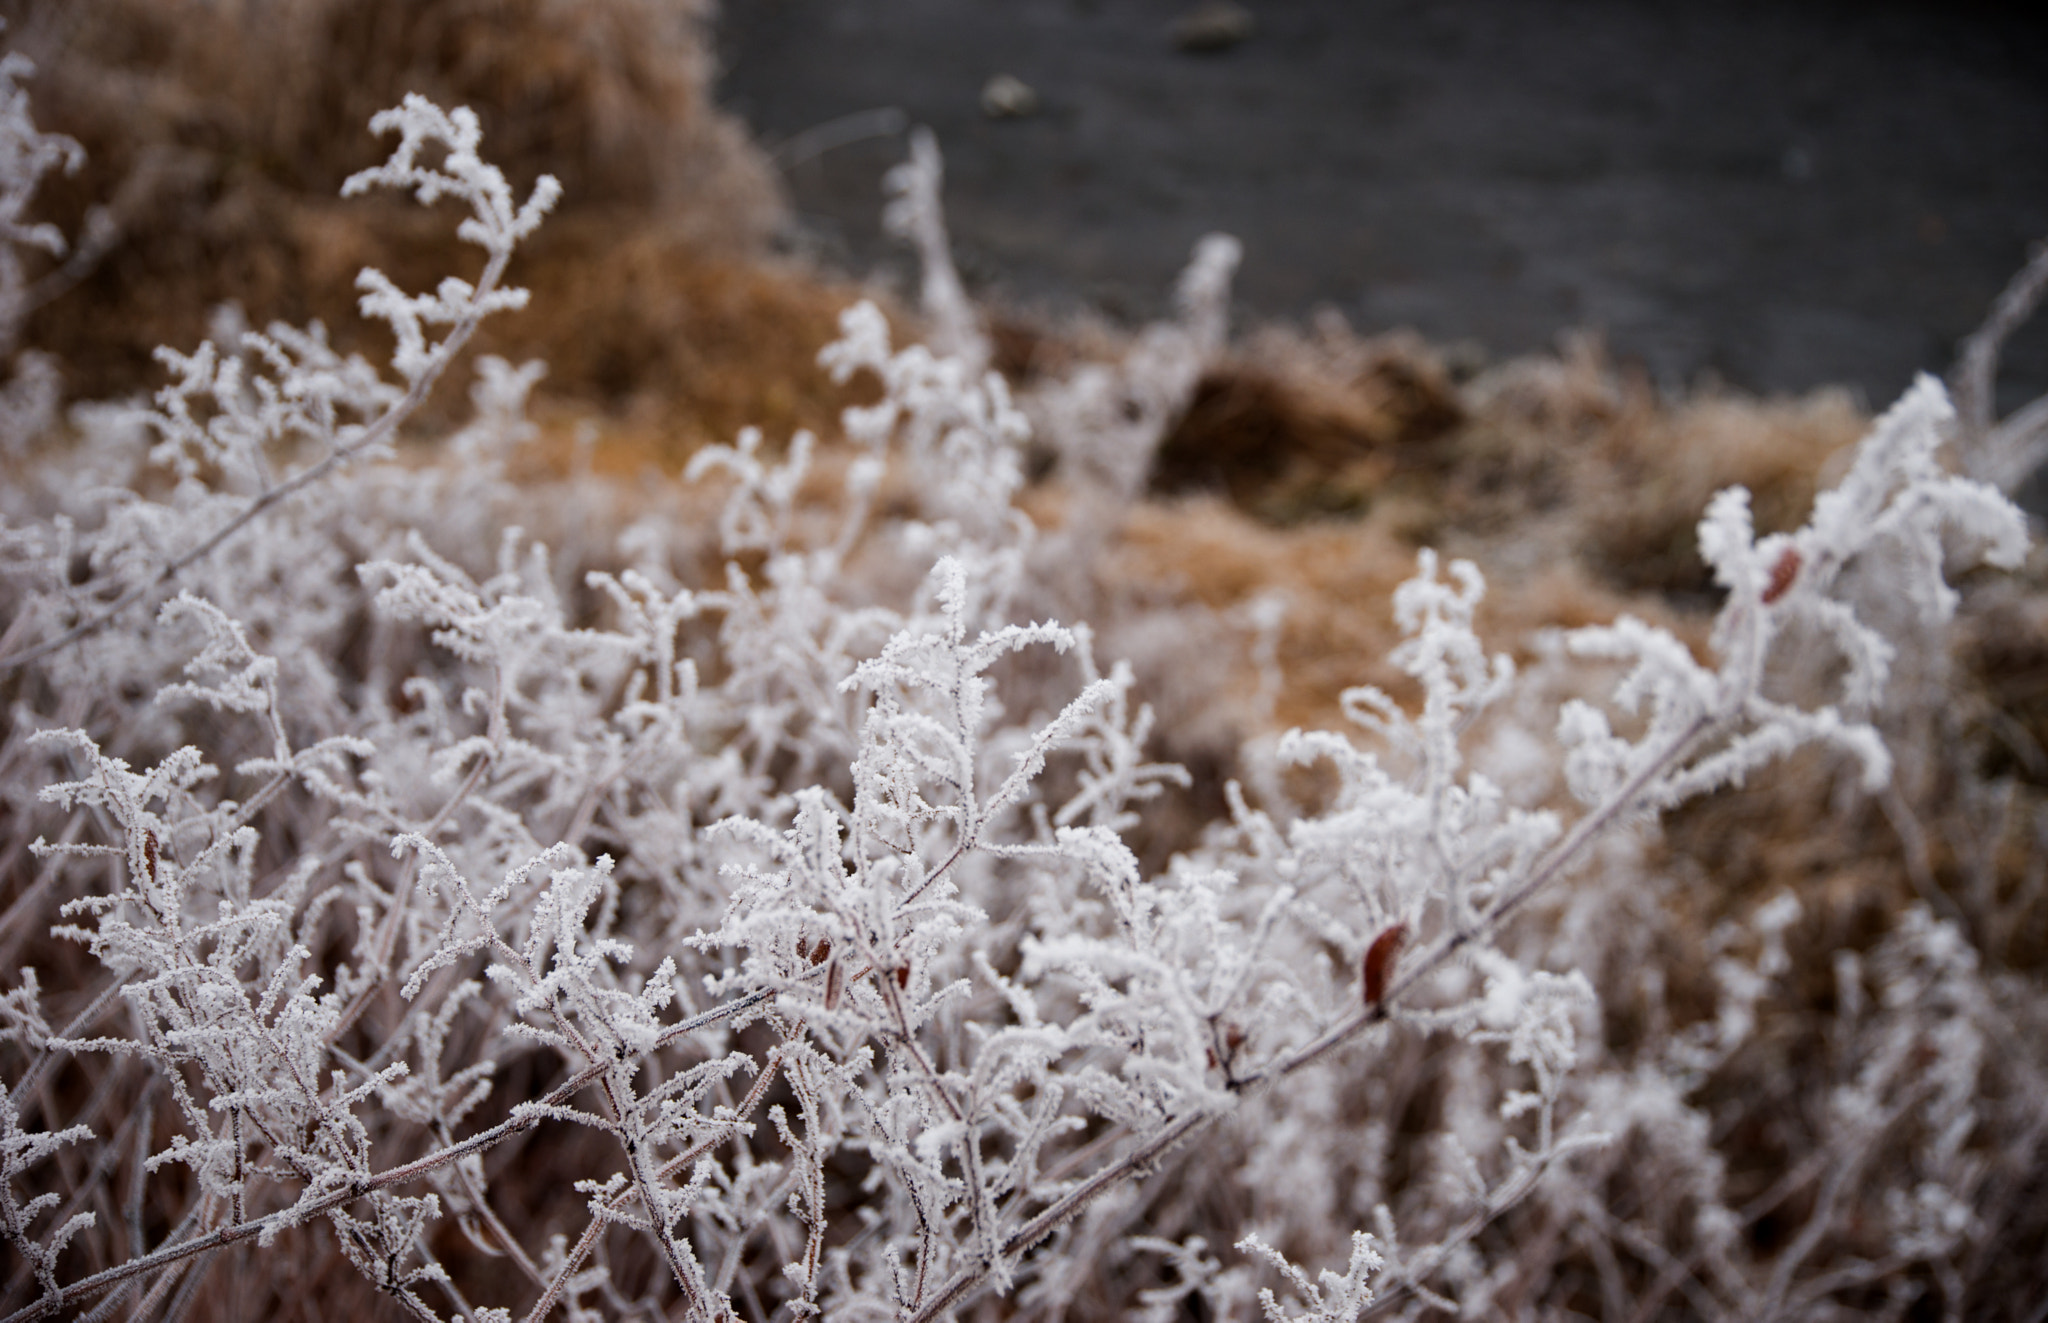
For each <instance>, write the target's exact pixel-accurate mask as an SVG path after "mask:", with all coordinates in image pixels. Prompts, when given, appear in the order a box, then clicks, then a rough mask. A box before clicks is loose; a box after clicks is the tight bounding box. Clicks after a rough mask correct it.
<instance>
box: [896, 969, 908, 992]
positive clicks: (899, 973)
mask: <svg viewBox="0 0 2048 1323" xmlns="http://www.w3.org/2000/svg"><path fill="white" fill-rule="evenodd" d="M896 986H897V987H899V988H908V987H909V986H910V966H909V965H898V966H896Z"/></svg>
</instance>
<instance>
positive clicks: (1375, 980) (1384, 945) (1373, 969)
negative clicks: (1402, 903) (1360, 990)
mask: <svg viewBox="0 0 2048 1323" xmlns="http://www.w3.org/2000/svg"><path fill="white" fill-rule="evenodd" d="M1407 939H1408V925H1407V924H1405V923H1397V924H1395V925H1394V926H1393V927H1391V928H1389V929H1387V930H1386V931H1385V932H1383V933H1381V934H1380V935H1379V936H1378V937H1375V938H1373V939H1372V945H1371V946H1369V947H1367V948H1366V949H1365V978H1364V985H1365V1004H1366V1005H1367V1006H1377V1005H1379V1004H1380V1002H1381V1000H1383V999H1384V998H1385V997H1386V995H1387V980H1388V979H1390V978H1392V977H1393V974H1394V960H1395V958H1396V957H1397V956H1399V955H1400V954H1401V943H1403V942H1405V941H1406V940H1407Z"/></svg>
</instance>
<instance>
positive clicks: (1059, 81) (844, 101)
mask: <svg viewBox="0 0 2048 1323" xmlns="http://www.w3.org/2000/svg"><path fill="white" fill-rule="evenodd" d="M1192 7H1193V5H1192V3H1191V0H1094V2H1090V0H726V13H725V16H724V18H723V19H722V20H721V43H722V56H723V59H724V61H725V66H726V72H725V75H724V81H723V96H724V99H725V101H726V102H727V104H729V105H730V106H731V107H733V108H734V109H736V110H737V111H739V112H740V113H741V114H742V115H743V116H745V117H746V118H747V119H748V120H749V122H750V123H751V124H752V125H753V127H754V129H755V130H756V132H757V133H758V134H760V135H761V136H762V137H763V138H764V139H765V140H766V141H768V142H769V143H770V144H771V145H780V146H781V147H782V149H783V152H782V155H783V159H784V161H785V165H786V176H787V180H788V184H789V189H790V194H791V196H792V198H793V200H794V202H795V205H796V208H797V211H798V214H799V217H800V222H801V226H802V230H803V233H804V236H805V238H804V239H803V242H805V243H808V244H810V245H812V246H813V247H814V248H815V249H817V250H818V251H819V252H821V253H822V254H823V255H824V256H826V258H827V259H828V260H831V261H835V262H837V263H839V264H841V265H844V266H846V267H847V268H849V269H852V270H855V271H872V270H887V269H890V268H891V267H896V268H900V267H901V266H902V264H903V263H904V262H905V260H906V259H905V258H904V256H903V255H902V254H901V253H900V252H897V251H895V250H894V249H893V248H892V246H891V245H890V244H888V243H887V242H886V241H884V240H883V239H882V237H881V236H880V233H879V226H878V213H879V209H880V201H881V199H880V181H881V175H882V172H883V171H884V170H886V169H887V168H888V166H889V165H890V164H892V163H893V162H894V161H895V160H897V159H900V157H901V155H902V153H903V143H902V138H901V135H900V133H899V134H882V135H879V136H868V137H865V138H861V139H859V140H856V141H852V142H839V143H838V145H833V144H834V140H835V139H836V138H843V137H844V136H846V133H847V132H858V131H859V130H861V129H862V128H863V127H868V128H872V127H873V126H874V121H873V120H872V118H871V119H870V120H869V121H866V122H863V121H861V120H858V119H856V120H854V121H851V122H846V121H842V120H841V117H844V116H849V115H855V116H857V115H859V114H860V112H865V111H872V110H877V109H880V108H896V109H898V110H900V111H901V112H902V116H903V118H904V120H906V121H907V122H914V123H923V124H928V125H930V126H931V127H932V128H933V130H934V131H935V132H936V133H937V134H938V137H939V141H940V144H941V146H942V147H943V148H944V149H945V151H946V156H947V169H948V180H947V200H948V207H949V216H950V220H951V224H952V228H953V234H954V238H955V242H956V246H957V248H958V250H959V253H960V258H961V265H962V268H963V272H964V273H965V274H966V276H967V278H968V280H969V282H970V284H971V285H975V286H977V287H979V288H980V290H981V291H982V292H984V293H989V294H993V295H995V296H997V297H1000V298H1005V299H1008V300H1011V301H1013V302H1016V303H1020V304H1025V305H1039V306H1043V307H1049V308H1055V309H1057V308H1061V307H1072V306H1075V305H1080V304H1087V305H1092V306H1094V307H1096V308H1099V309H1102V310H1104V311H1106V312H1108V313H1109V314H1111V315H1112V316H1115V317H1119V318H1125V319H1138V318H1142V317H1145V316H1148V315H1151V314H1153V313H1155V312H1156V311H1158V310H1159V308H1160V307H1161V305H1162V304H1163V302H1164V298H1165V294H1166V291H1167V290H1168V289H1169V287H1170V285H1171V282H1172V279H1173V276H1174V274H1175V272H1176V271H1177V270H1178V269H1179V267H1180V265H1181V263H1182V262H1183V261H1184V260H1185V258H1186V256H1187V254H1188V251H1189V249H1190V248H1191V247H1192V245H1193V243H1194V241H1195V239H1196V238H1197V237H1198V236H1199V235H1201V234H1202V233H1204V232H1205V231H1208V230H1211V229H1222V230H1227V231H1230V232H1232V233H1234V234H1236V235H1238V236H1239V237H1240V238H1242V239H1243V240H1244V241H1245V247H1246V259H1245V263H1244V267H1243V269H1242V271H1241V273H1240V278H1239V285H1238V289H1239V301H1240V305H1241V306H1242V307H1243V308H1244V309H1245V310H1246V311H1247V312H1248V313H1249V314H1252V315H1259V316H1284V317H1301V316H1304V315H1306V314H1307V313H1309V312H1310V311H1311V310H1312V309H1313V308H1315V307H1316V306H1318V305H1330V306H1334V307H1336V308H1338V309H1341V310H1342V311H1343V312H1344V313H1345V314H1346V315H1347V316H1348V317H1349V318H1350V319H1351V321H1352V323H1353V325H1354V326H1356V327H1357V328H1358V329H1360V330H1362V331H1368V332H1370V331H1378V330H1383V329H1387V328H1391V327H1397V326H1412V327H1415V328H1417V329H1419V330H1421V331H1422V332H1424V333H1425V334H1427V335H1429V336H1430V337H1431V338H1433V339H1436V340H1438V341H1442V342H1452V343H1455V342H1476V343H1477V344H1478V345H1480V346H1483V347H1484V348H1485V349H1486V350H1487V351H1489V352H1491V353H1493V354H1496V355H1501V354H1512V353H1519V352H1524V351H1528V350H1532V349H1538V348H1543V347H1546V346H1548V345H1550V344H1552V343H1554V341H1555V338H1556V336H1557V334H1558V332H1560V331H1561V330H1564V329H1568V328H1573V327H1592V328H1597V329H1599V330H1601V331H1602V332H1604V333H1605V335H1606V336H1607V339H1608V343H1609V344H1610V345H1611V346H1612V347H1613V349H1614V350H1615V351H1616V352H1617V353H1618V354H1619V355H1621V356H1622V357H1624V358H1626V359H1629V360H1632V361H1636V362H1639V363H1641V364H1643V365H1644V366H1646V367H1647V368H1648V370H1649V371H1650V372H1651V373H1652V375H1653V376H1654V377H1655V378H1656V379H1657V380H1658V381H1660V382H1661V383H1664V384H1666V385H1669V386H1674V387H1677V386H1684V385H1690V384H1695V383H1697V382H1699V381H1700V380H1701V379H1702V378H1703V377H1712V378H1718V379H1721V380H1725V381H1728V382H1731V383H1733V384H1736V385H1739V386H1742V387H1746V388H1749V389H1753V390H1763V391H1797V390H1804V389H1807V388H1809V387H1812V386H1815V385H1818V384H1822V383H1829V382H1844V383H1849V384H1851V385H1852V386H1854V387H1855V388H1857V389H1858V390H1860V391H1861V392H1862V393H1863V395H1864V396H1865V398H1866V399H1867V400H1868V401H1870V402H1872V403H1874V404H1882V403H1884V402H1886V401H1887V400H1888V399H1889V398H1890V397H1892V396H1893V395H1895V394H1896V393H1897V392H1898V391H1899V390H1900V389H1901V388H1902V387H1903V386H1904V385H1905V384H1906V382H1907V381H1908V380H1909V378H1910V375H1911V373H1912V372H1913V371H1915V370H1916V369H1919V368H1923V367H1927V368H1934V369H1937V370H1940V369H1945V368H1946V367H1947V366H1948V364H1949V361H1950V359H1951V356H1952V354H1953V350H1954V346H1955V343H1956V340H1957V339H1958V337H1960V336H1961V335H1963V334H1964V333H1966V332H1967V331H1968V330H1969V329H1970V328H1971V327H1973V326H1974V325H1975V324H1976V322H1977V321H1978V319H1979V318H1980V317H1981V315H1982V313H1983V310H1984V309H1985V307H1986V306H1987V305H1988V304H1989V302H1990V300H1991V298H1992V297H1993V296H1994V295H1995V294H1996V292H1997V291H1998V289H1999V287H2000V286H2001V285H2002V284H2003V282H2004V280H2005V279H2006V277H2007V276H2008V275H2009V274H2010V273H2011V272H2012V271H2013V270H2014V269H2016V268H2017V266H2018V265H2019V263H2020V262H2021V261H2022V260H2023V257H2024V254H2025V250H2026V246H2027V244H2028V243H2029V242H2030V241H2032V240H2033V239H2036V238H2039V237H2041V236H2043V235H2048V9H2044V8H2043V7H2040V6H2025V5H2013V6H2010V7H2008V8H2007V9H2005V10H1998V9H1993V8H1990V7H1982V8H1980V7H1976V6H1974V5H1972V4H1968V3H1959V4H1947V5H1936V4H1928V3H1919V4H1888V3H1883V2H1882V0H1873V2H1871V3H1835V2H1834V0H1826V2H1823V0H1779V2H1778V3H1768V4H1766V3H1753V2H1750V0H1742V2H1737V3H1720V4H1708V3H1698V2H1688V0H1459V2H1457V3H1420V2H1419V0H1245V7H1246V8H1247V9H1248V10H1249V12H1250V13H1251V15H1252V17H1253V19H1254V20H1255V29H1254V31H1253V33H1252V35H1251V36H1250V38H1249V39H1248V40H1245V41H1243V42H1242V43H1240V44H1238V45H1236V46H1233V47H1231V48H1230V49H1228V50H1225V51H1222V52H1219V53H1214V54H1203V55H1196V54H1189V53H1186V52H1183V51H1181V50H1178V49H1176V47H1175V44H1174V42H1173V40H1172V39H1171V38H1170V36H1169V31H1170V29H1171V27H1172V25H1173V23H1174V21H1175V20H1176V18H1178V17H1180V16H1182V15H1184V14H1186V13H1187V12H1188V10H1189V9H1191V8H1192ZM998 73H1008V74H1010V75H1013V76H1014V77H1016V78H1019V79H1022V80H1023V81H1024V82H1025V83H1026V84H1028V85H1029V86H1030V87H1031V88H1032V89H1033V90H1034V91H1035V92H1036V94H1037V97H1038V102H1039V104H1038V109H1037V110H1036V112H1035V113H1033V114H1030V115H1028V116H1024V117H1021V118H1013V119H1004V120H992V119H990V118H988V117H986V116H985V115H984V114H983V113H982V110H981V107H980V95H981V91H982V88H983V87H984V85H985V84H986V83H987V81H988V80H989V79H990V78H991V77H992V76H994V75H996V74H998ZM834 121H841V122H840V123H839V124H838V125H837V126H836V127H834ZM821 126H823V127H821ZM2009 360H2010V362H2009V369H2008V373H2007V377H2006V382H2005V386H2004V389H2003V391H2002V394H2003V395H2005V396H2006V397H2008V398H2016V397H2022V396H2030V395H2032V394H2037V393H2040V392H2041V391H2043V390H2048V327H2035V328H2034V329H2033V332H2032V333H2031V334H2029V335H2027V336H2025V337H2024V338H2023V339H2022V340H2021V341H2020V342H2019V343H2018V344H2017V345H2016V346H2015V348H2014V350H2013V351H2012V353H2011V354H2010V355H2009Z"/></svg>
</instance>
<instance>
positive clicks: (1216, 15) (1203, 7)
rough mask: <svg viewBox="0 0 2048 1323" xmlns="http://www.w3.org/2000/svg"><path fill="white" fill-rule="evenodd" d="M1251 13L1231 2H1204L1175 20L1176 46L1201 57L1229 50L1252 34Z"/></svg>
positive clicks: (1214, 0) (1216, 0)
mask: <svg viewBox="0 0 2048 1323" xmlns="http://www.w3.org/2000/svg"><path fill="white" fill-rule="evenodd" d="M1252 26H1253V24H1252V14H1251V11H1250V10H1249V9H1246V8H1245V7H1244V6H1243V5H1236V4H1232V3H1231V2H1230V0H1203V3H1201V4H1199V5H1196V6H1195V7H1194V8H1193V9H1190V10H1189V11H1188V12H1187V13H1185V14H1182V15H1181V16H1180V17H1179V18H1177V19H1175V20H1174V24H1173V44H1174V45H1175V46H1176V47H1178V48H1179V49H1181V50H1184V51H1189V52H1191V53H1194V54H1198V55H1207V54H1213V53H1214V52H1217V51H1227V50H1229V49H1230V48H1231V47H1232V46H1235V45H1237V44H1238V43H1239V42H1241V41H1243V40H1244V39H1245V38H1247V37H1249V36H1251V35H1252Z"/></svg>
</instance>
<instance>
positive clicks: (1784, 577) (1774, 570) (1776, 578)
mask: <svg viewBox="0 0 2048 1323" xmlns="http://www.w3.org/2000/svg"><path fill="white" fill-rule="evenodd" d="M1801 564H1802V561H1801V560H1800V556H1799V548H1797V547H1787V548H1785V550H1784V551H1783V552H1781V553H1780V554H1779V556H1778V563H1777V564H1776V565H1773V566H1771V581H1770V583H1768V584H1766V585H1765V586H1764V605H1765V606H1769V605H1770V604H1771V603H1773V602H1775V601H1777V600H1778V599H1779V598H1780V597H1783V596H1784V595H1785V594H1786V593H1788V592H1790V591H1791V590H1792V584H1793V581H1794V580H1796V579H1798V577H1799V566H1800V565H1801Z"/></svg>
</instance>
